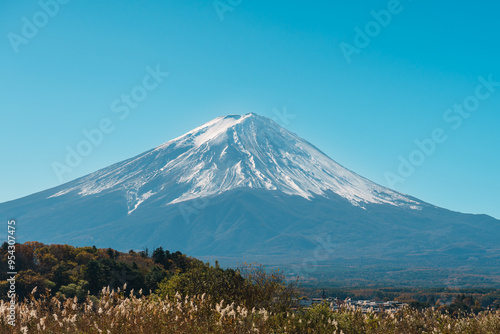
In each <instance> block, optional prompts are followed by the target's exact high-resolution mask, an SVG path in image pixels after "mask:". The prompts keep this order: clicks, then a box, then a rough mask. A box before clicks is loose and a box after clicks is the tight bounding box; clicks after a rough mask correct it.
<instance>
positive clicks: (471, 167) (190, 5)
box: [0, 0, 500, 218]
mask: <svg viewBox="0 0 500 334" xmlns="http://www.w3.org/2000/svg"><path fill="white" fill-rule="evenodd" d="M54 1H55V0H42V1H40V2H37V1H16V0H4V1H2V2H1V4H0V108H1V113H0V125H1V131H2V133H1V136H2V139H1V140H0V158H1V163H0V202H3V201H8V200H12V199H15V198H19V197H22V196H26V195H29V194H31V193H34V192H37V191H41V190H44V189H47V188H50V187H54V186H57V185H59V184H61V180H62V182H66V181H70V180H72V179H75V178H78V177H80V176H83V175H86V174H88V173H91V172H93V171H96V170H98V169H100V168H103V167H106V166H108V165H110V164H112V163H115V162H118V161H121V160H123V159H126V158H129V157H132V156H134V155H136V154H139V153H141V152H143V151H145V150H148V149H150V148H153V147H155V146H157V145H159V144H161V143H163V142H165V141H168V140H170V139H172V138H175V137H177V136H179V135H181V134H183V133H185V132H187V131H189V130H191V129H192V128H194V127H196V126H199V125H201V124H202V123H205V122H207V121H209V120H211V119H213V118H215V117H217V116H220V115H227V114H245V113H248V112H255V113H258V114H261V115H264V116H268V117H271V118H275V119H276V120H277V122H278V123H280V124H281V125H283V126H285V127H287V128H288V129H290V130H291V131H293V132H295V133H297V134H298V135H300V136H301V137H303V138H305V139H307V140H309V141H310V142H311V143H313V144H314V145H316V146H317V147H318V148H320V149H321V150H322V151H324V152H325V153H326V154H328V155H329V156H330V157H331V158H333V159H334V160H336V161H337V162H339V163H340V164H342V165H344V166H345V167H347V168H349V169H351V170H353V171H355V172H357V173H359V174H361V175H363V176H365V177H367V178H369V179H371V180H373V181H375V182H377V183H379V184H382V185H384V186H390V185H391V186H393V187H394V188H395V189H396V190H398V191H400V192H403V193H406V194H410V195H412V196H415V197H417V198H420V199H422V200H424V201H427V202H429V203H432V204H435V205H438V206H442V207H445V208H448V209H452V210H456V211H461V212H470V213H487V214H489V215H492V216H494V217H496V218H500V176H499V170H500V154H499V147H500V131H499V126H500V84H497V83H496V81H500V61H499V60H500V37H499V36H500V35H499V34H498V32H499V31H500V20H499V19H498V13H500V5H499V4H498V3H496V2H494V1H474V2H471V1H438V2H435V1H422V0H414V1H410V0H401V2H399V3H398V2H397V1H394V0H391V1H387V0H382V1H380V0H376V1H375V0H371V1H368V0H366V1H315V2H307V1H290V0H288V1H279V0H278V1H263V0H251V1H250V0H221V1H216V2H215V5H216V6H214V2H212V1H193V0H176V1H167V0H161V1H160V0H157V1H138V0H128V1H123V0H121V1H118V0H114V1H113V0H106V1H102V0H99V1H97V0H87V1H77V0H72V1H67V0H65V1H62V0H60V2H66V3H64V4H59V5H58V6H55V5H54ZM42 7H44V8H45V9H43V8H42ZM216 7H217V8H216ZM47 13H48V14H47ZM49 14H50V15H49ZM376 20H378V21H376ZM157 67H158V68H157ZM155 71H159V72H161V73H160V74H155V76H156V78H157V80H154V77H153V76H151V75H150V74H149V72H155ZM165 72H168V76H166V75H165ZM148 75H149V76H148ZM480 77H482V78H483V79H482V81H481V80H479V78H480ZM488 81H489V83H488ZM144 87H146V88H148V89H147V90H146V88H144ZM127 96H132V100H130V98H129V100H128V102H126V100H123V101H122V98H125V99H126V98H127ZM134 96H135V97H134ZM134 99H135V100H134ZM463 103H465V104H466V107H467V108H468V109H469V110H471V112H468V111H467V110H466V109H464V108H462V109H461V110H460V104H463ZM454 104H457V105H456V106H455V107H456V108H455V107H454ZM127 109H128V110H127ZM285 110H286V114H285V113H284V112H285ZM126 112H128V114H127V115H126V114H125V113H126ZM286 115H293V116H294V117H291V116H286ZM125 116H126V117H125ZM120 117H121V118H120ZM103 120H104V123H105V124H104V125H105V126H104V128H105V129H107V130H108V133H104V134H103V137H102V138H99V137H98V136H97V137H95V138H94V139H95V143H96V144H95V145H93V146H92V147H90V148H88V147H85V145H84V144H81V143H82V141H84V140H86V137H85V135H84V134H83V133H82V131H84V130H87V131H90V132H91V131H92V129H95V128H98V127H99V126H100V123H101V122H102V121H103ZM108 121H109V122H111V123H108V124H106V122H108ZM110 128H112V131H110ZM439 129H441V130H439ZM436 131H437V135H436ZM433 132H434V136H435V137H434V138H433ZM94 133H95V132H94ZM415 140H420V141H422V142H424V143H427V146H425V147H424V149H419V147H418V146H417V144H416V143H415ZM430 140H432V142H433V143H430ZM79 144H80V147H79V146H78V145H79ZM82 145H83V146H82ZM78 147H79V148H80V149H81V150H83V151H82V152H90V153H88V155H87V156H85V157H83V158H82V159H81V161H76V162H75V161H73V167H71V171H68V170H65V173H63V174H62V175H61V174H59V176H60V177H58V175H57V173H56V172H55V171H54V162H57V163H60V164H61V165H63V164H65V159H66V156H67V150H68V148H69V149H74V150H76V149H77V148H78ZM85 149H87V151H85ZM418 150H420V151H418ZM423 151H425V152H423ZM400 158H403V159H405V160H407V161H408V164H411V165H410V166H405V167H406V169H405V170H402V173H401V172H398V168H399V167H400V164H401V162H400V160H399V159H400ZM410 158H411V159H410ZM410 160H411V161H412V162H410ZM58 166H59V165H58ZM59 167H60V166H59ZM68 168H69V167H68ZM408 169H409V170H408ZM388 173H392V174H388ZM388 175H392V180H393V181H392V184H391V182H390V181H388V178H387V176H388ZM394 176H395V177H396V179H395V178H394ZM394 180H397V182H395V181H394ZM402 181H404V182H402Z"/></svg>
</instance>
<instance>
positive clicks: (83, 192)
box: [0, 114, 500, 283]
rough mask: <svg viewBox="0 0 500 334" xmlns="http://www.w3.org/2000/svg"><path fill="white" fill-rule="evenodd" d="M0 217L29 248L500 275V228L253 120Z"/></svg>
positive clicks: (222, 124)
mask: <svg viewBox="0 0 500 334" xmlns="http://www.w3.org/2000/svg"><path fill="white" fill-rule="evenodd" d="M0 218H1V219H4V220H6V219H9V218H16V219H17V221H18V230H17V231H16V232H17V236H18V239H19V240H20V241H21V242H23V241H29V240H36V241H40V242H44V243H67V244H72V245H76V246H84V245H96V246H98V247H113V248H116V249H119V250H129V249H143V248H144V247H158V246H163V247H164V248H167V249H172V250H180V251H182V252H184V253H187V254H189V255H193V256H199V257H223V258H233V259H242V260H250V261H251V260H254V259H255V260H262V259H264V260H265V261H267V262H270V263H273V262H275V263H278V262H280V263H281V262H289V263H302V262H303V261H304V259H312V260H313V261H315V263H316V264H318V265H320V264H322V263H323V264H325V265H328V266H330V267H335V263H337V264H338V263H344V264H345V263H354V262H356V261H358V262H360V263H365V262H366V263H379V262H383V263H398V264H403V263H404V264H405V266H410V267H419V266H420V267H421V266H426V267H429V266H430V267H440V266H451V267H457V268H458V267H462V268H463V267H464V266H469V267H468V268H476V269H478V270H479V271H481V270H483V271H484V272H488V274H491V273H492V272H493V274H494V275H493V276H494V277H496V278H493V280H495V279H498V277H499V274H500V273H498V267H499V266H498V264H499V263H500V245H499V242H498V240H500V221H499V220H496V219H494V218H492V217H489V216H486V215H471V214H462V213H458V212H452V211H449V210H446V209H442V208H438V207H436V206H433V205H430V204H428V203H425V202H423V201H421V200H418V199H416V198H413V197H411V196H408V195H404V194H401V193H398V192H396V191H394V190H391V189H388V188H385V187H383V186H380V185H378V184H376V183H374V182H371V181H370V180H367V179H365V178H363V177H362V176H360V175H358V174H356V173H354V172H352V171H350V170H348V169H346V168H344V167H343V166H341V165H340V164H338V163H337V162H335V161H333V160H332V159H330V158H329V157H328V156H326V155H325V154H324V153H323V152H321V151H320V150H319V149H317V148H316V147H314V146H313V145H312V144H310V143H308V142H307V141H306V140H304V139H302V138H300V137H298V136H297V135H295V134H293V133H291V132H289V131H288V130H286V129H284V128H282V127H281V126H279V125H278V124H276V123H275V122H273V121H272V120H270V119H268V118H265V117H261V116H258V115H256V114H247V115H242V116H240V115H231V116H226V117H219V118H216V119H214V120H212V121H210V122H208V123H206V124H204V125H202V126H200V127H198V128H196V129H194V130H192V131H190V132H188V133H186V134H185V135H183V136H181V137H178V138H175V139H173V140H170V141H168V142H166V143H164V144H162V145H160V146H158V147H156V148H154V149H152V150H149V151H147V152H144V153H142V154H140V155H138V156H136V157H133V158H131V159H128V160H125V161H122V162H119V163H116V164H114V165H111V166H109V167H107V168H104V169H102V170H99V171H97V172H95V173H92V174H89V175H87V176H84V177H82V178H79V179H76V180H74V181H71V182H68V183H65V184H62V185H60V186H58V187H55V188H52V189H49V190H45V191H42V192H39V193H36V194H33V195H30V196H27V197H24V198H21V199H17V200H14V201H10V202H6V203H2V204H0ZM2 234H5V233H4V232H3V231H2V232H1V233H0V236H1V237H5V235H2ZM319 251H322V253H323V254H322V255H321V256H319V255H318V253H319ZM346 261H347V262H346ZM352 261H354V262H352ZM356 263H357V262H356ZM492 268H497V271H494V270H493V269H492ZM492 270H493V271H492ZM490 277H491V275H490ZM497 283H500V279H498V282H497Z"/></svg>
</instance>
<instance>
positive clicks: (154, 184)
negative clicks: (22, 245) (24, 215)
mask: <svg viewBox="0 0 500 334" xmlns="http://www.w3.org/2000/svg"><path fill="white" fill-rule="evenodd" d="M236 188H253V189H263V190H269V191H278V192H282V193H284V194H287V195H293V196H300V197H303V198H306V199H312V198H314V197H318V196H319V197H328V196H330V195H329V194H331V193H334V194H336V195H339V196H341V197H343V198H345V199H346V200H348V201H349V202H351V204H353V205H355V206H360V207H364V205H365V204H367V203H376V204H391V205H395V206H403V207H408V208H413V209H418V208H420V204H421V203H419V202H416V201H414V200H413V199H410V198H409V197H407V196H404V195H402V194H399V193H397V192H395V191H392V190H390V189H387V188H384V187H382V186H379V185H377V184H375V183H373V182H371V181H369V180H367V179H365V178H363V177H361V176H359V175H357V174H355V173H353V172H351V171H349V170H348V169H346V168H344V167H342V166H341V165H339V164H338V163H336V162H335V161H333V160H332V159H330V158H329V157H328V156H326V155H325V154H324V153H323V152H321V151H320V150H318V149H317V148H316V147H314V146H313V145H311V144H310V143H308V142H307V141H305V140H304V139H302V138H300V137H298V136H297V135H295V134H294V133H291V132H290V131H288V130H286V129H284V128H283V127H281V126H279V125H278V124H276V123H275V122H273V121H272V120H270V119H268V118H265V117H262V116H259V115H257V114H254V113H250V114H246V115H229V116H221V117H217V118H215V119H213V120H212V121H209V122H207V123H205V124H203V125H202V126H200V127H197V128H195V129H193V130H191V131H189V132H188V133H186V134H184V135H182V136H180V137H178V138H175V139H173V140H170V141H168V142H166V143H165V144H162V145H160V146H158V147H157V148H155V149H153V150H150V151H148V152H145V153H143V154H141V155H139V156H137V157H135V158H132V159H129V160H126V161H123V162H121V163H118V164H115V165H113V166H110V167H108V168H105V169H103V170H100V171H98V172H95V173H93V174H90V175H88V176H86V177H83V178H81V179H78V180H75V181H73V182H71V183H69V184H68V185H67V186H65V187H64V189H63V190H60V191H58V192H57V193H55V194H53V195H52V196H51V197H57V196H61V195H63V194H67V193H69V192H73V191H77V192H78V194H80V195H82V196H88V195H93V194H101V193H106V192H111V191H119V192H122V193H123V194H124V195H123V196H124V197H125V198H126V199H127V203H128V204H127V206H128V211H129V214H131V213H132V212H134V211H135V210H136V209H138V207H139V206H140V205H142V203H143V202H145V201H147V200H149V201H150V200H161V201H162V202H163V203H164V204H165V205H170V204H175V203H180V202H184V201H188V200H192V199H196V198H204V197H209V196H215V195H219V194H222V193H224V192H227V191H230V190H233V189H236Z"/></svg>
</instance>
